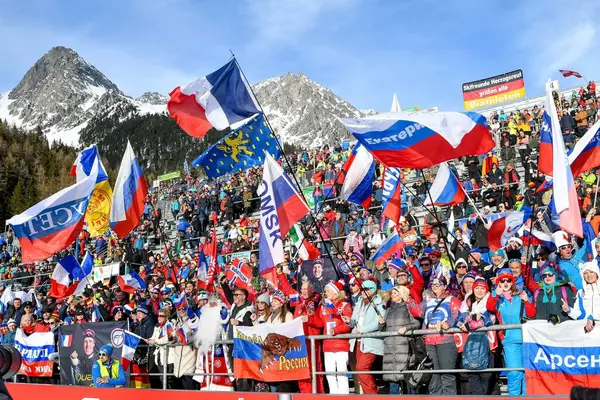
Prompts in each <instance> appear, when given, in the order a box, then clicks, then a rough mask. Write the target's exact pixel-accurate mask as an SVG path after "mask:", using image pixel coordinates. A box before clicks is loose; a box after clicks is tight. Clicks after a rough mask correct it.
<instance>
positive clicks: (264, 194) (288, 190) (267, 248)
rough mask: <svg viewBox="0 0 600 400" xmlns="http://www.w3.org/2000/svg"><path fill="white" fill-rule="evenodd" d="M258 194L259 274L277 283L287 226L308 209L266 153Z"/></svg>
mask: <svg viewBox="0 0 600 400" xmlns="http://www.w3.org/2000/svg"><path fill="white" fill-rule="evenodd" d="M258 195H259V196H260V238H259V261H260V268H259V271H260V274H261V276H263V277H264V278H265V279H269V280H271V282H272V283H276V282H277V276H276V273H275V266H277V265H278V264H280V263H282V262H284V261H285V258H284V256H283V238H284V237H285V236H286V235H287V233H288V231H289V230H290V228H291V227H292V226H293V225H294V224H295V223H296V222H298V221H299V220H300V219H302V218H303V217H304V216H305V215H306V214H308V213H309V208H308V206H307V205H306V203H305V202H304V200H303V199H302V197H300V195H299V194H298V191H297V190H296V187H295V186H294V184H293V183H292V182H291V181H290V178H288V176H287V175H286V174H285V172H284V171H283V169H282V168H281V166H280V165H279V164H277V162H276V161H275V159H274V158H273V157H272V156H271V155H270V154H269V153H265V164H264V168H263V179H262V183H261V184H260V186H259V189H258Z"/></svg>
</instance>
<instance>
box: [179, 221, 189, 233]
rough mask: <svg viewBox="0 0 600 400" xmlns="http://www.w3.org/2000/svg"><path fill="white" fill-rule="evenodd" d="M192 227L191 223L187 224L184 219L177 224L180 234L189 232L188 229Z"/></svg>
mask: <svg viewBox="0 0 600 400" xmlns="http://www.w3.org/2000/svg"><path fill="white" fill-rule="evenodd" d="M190 226H191V225H190V223H189V222H187V221H186V220H185V219H182V220H180V221H179V223H178V224H177V230H178V231H179V232H185V231H186V230H187V228H189V227H190Z"/></svg>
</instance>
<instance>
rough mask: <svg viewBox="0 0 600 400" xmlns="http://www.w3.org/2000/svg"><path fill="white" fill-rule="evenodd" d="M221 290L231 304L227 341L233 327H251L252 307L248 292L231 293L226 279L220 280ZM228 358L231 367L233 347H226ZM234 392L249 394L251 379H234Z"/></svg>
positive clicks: (235, 291)
mask: <svg viewBox="0 0 600 400" xmlns="http://www.w3.org/2000/svg"><path fill="white" fill-rule="evenodd" d="M220 282H221V288H223V293H224V294H225V297H226V298H227V301H228V302H229V304H232V307H231V309H230V310H229V316H228V318H227V320H228V322H227V324H228V326H227V339H233V327H234V326H252V325H254V324H253V322H252V313H253V312H254V307H253V306H252V302H251V301H249V300H248V291H247V290H246V289H242V288H237V287H236V288H235V289H234V291H233V292H232V291H231V288H230V287H229V285H228V284H227V277H226V276H223V277H222V278H221V281H220ZM227 350H228V357H229V359H230V360H231V364H232V365H233V346H227ZM234 384H235V390H236V391H241V392H251V391H252V387H253V381H252V379H236V380H235V383H234Z"/></svg>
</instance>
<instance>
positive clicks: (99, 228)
mask: <svg viewBox="0 0 600 400" xmlns="http://www.w3.org/2000/svg"><path fill="white" fill-rule="evenodd" d="M96 160H97V162H98V176H97V178H96V187H95V188H94V191H93V193H92V198H91V200H90V204H89V206H88V209H87V211H86V213H85V220H86V221H87V224H88V230H89V232H90V236H91V237H98V236H101V235H103V234H104V233H105V232H106V231H108V228H109V227H110V224H109V219H110V209H111V199H112V195H113V192H112V188H111V187H110V183H109V182H108V175H107V174H106V169H105V168H104V165H103V164H102V160H101V159H100V154H99V153H98V147H97V146H96V145H92V146H89V147H87V148H85V149H83V150H82V151H81V152H80V153H79V154H78V155H77V158H76V159H75V162H74V163H73V165H72V166H71V176H76V177H77V182H79V181H81V180H83V179H85V178H87V177H88V176H89V175H90V173H91V172H92V167H93V165H94V163H95V162H96Z"/></svg>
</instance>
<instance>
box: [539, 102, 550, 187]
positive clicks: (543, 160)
mask: <svg viewBox="0 0 600 400" xmlns="http://www.w3.org/2000/svg"><path fill="white" fill-rule="evenodd" d="M551 126H552V125H551V120H550V115H548V113H547V112H546V111H544V115H543V120H542V126H541V129H540V130H541V135H540V156H539V157H538V168H539V170H540V172H541V173H542V174H545V175H548V176H552V163H553V161H552V159H553V150H552V130H551Z"/></svg>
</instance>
